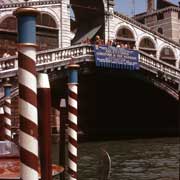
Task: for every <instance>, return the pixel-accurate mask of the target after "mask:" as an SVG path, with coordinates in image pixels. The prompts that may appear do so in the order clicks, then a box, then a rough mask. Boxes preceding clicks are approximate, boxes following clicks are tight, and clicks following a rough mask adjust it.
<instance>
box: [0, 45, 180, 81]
mask: <svg viewBox="0 0 180 180" xmlns="http://www.w3.org/2000/svg"><path fill="white" fill-rule="evenodd" d="M139 52H140V53H139V56H140V58H139V61H140V67H141V68H142V69H145V70H147V71H149V72H152V73H154V74H156V75H157V76H163V78H164V79H167V80H171V81H173V82H175V83H179V81H180V69H178V68H176V67H174V66H172V65H170V64H167V63H165V62H163V61H161V60H158V59H156V58H155V57H152V56H150V55H149V54H147V53H145V52H142V51H139ZM72 58H73V61H74V62H76V63H80V62H83V61H88V60H90V61H92V60H94V50H93V46H92V45H88V44H82V45H76V46H71V47H68V48H63V49H59V48H58V49H52V50H46V51H40V52H38V53H37V65H36V67H37V71H43V70H48V69H54V68H60V67H61V66H65V65H67V64H69V63H70V62H71V61H72ZM17 64H18V59H17V56H12V57H9V58H1V59H0V78H7V77H13V76H16V75H17Z"/></svg>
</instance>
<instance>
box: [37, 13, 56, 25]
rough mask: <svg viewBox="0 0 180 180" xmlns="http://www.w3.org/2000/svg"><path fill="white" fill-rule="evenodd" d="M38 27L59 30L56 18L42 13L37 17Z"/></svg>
mask: <svg viewBox="0 0 180 180" xmlns="http://www.w3.org/2000/svg"><path fill="white" fill-rule="evenodd" d="M37 25H42V26H47V27H52V28H58V27H57V23H56V21H55V20H54V18H53V17H52V16H51V15H49V14H48V13H40V14H39V15H38V17H37Z"/></svg>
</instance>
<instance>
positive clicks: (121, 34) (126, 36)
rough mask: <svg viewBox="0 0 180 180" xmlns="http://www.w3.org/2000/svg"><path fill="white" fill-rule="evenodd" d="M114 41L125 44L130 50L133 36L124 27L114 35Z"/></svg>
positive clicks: (132, 45) (133, 40)
mask: <svg viewBox="0 0 180 180" xmlns="http://www.w3.org/2000/svg"><path fill="white" fill-rule="evenodd" d="M116 41H118V42H119V43H120V44H127V45H129V47H130V48H131V49H132V48H133V47H134V45H135V38H134V34H133V33H132V32H131V30H129V29H128V28H126V27H123V28H120V29H119V30H118V32H117V35H116Z"/></svg>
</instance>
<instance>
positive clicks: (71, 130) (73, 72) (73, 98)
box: [68, 64, 79, 180]
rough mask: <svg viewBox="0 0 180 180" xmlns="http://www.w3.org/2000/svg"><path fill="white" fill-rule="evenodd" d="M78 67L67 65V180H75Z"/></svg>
mask: <svg viewBox="0 0 180 180" xmlns="http://www.w3.org/2000/svg"><path fill="white" fill-rule="evenodd" d="M78 68H79V65H77V64H70V65H69V66H68V70H69V77H68V172H69V180H77V132H78V124H77V123H78V113H77V108H78V101H77V96H78V86H77V84H78Z"/></svg>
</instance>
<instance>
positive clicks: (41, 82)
mask: <svg viewBox="0 0 180 180" xmlns="http://www.w3.org/2000/svg"><path fill="white" fill-rule="evenodd" d="M37 88H38V89H37V95H38V124H39V148H40V151H39V152H40V163H41V178H42V179H43V180H52V158H51V146H52V144H51V91H50V84H49V78H48V74H45V73H38V83H37Z"/></svg>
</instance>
